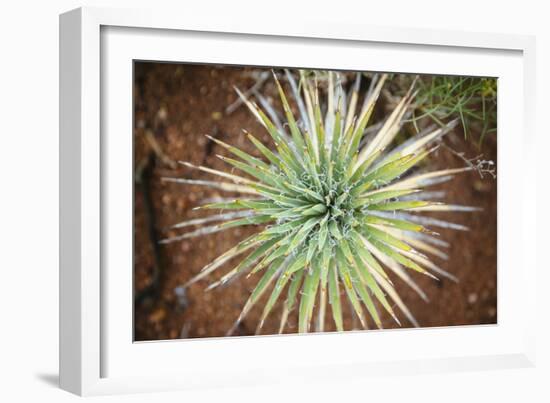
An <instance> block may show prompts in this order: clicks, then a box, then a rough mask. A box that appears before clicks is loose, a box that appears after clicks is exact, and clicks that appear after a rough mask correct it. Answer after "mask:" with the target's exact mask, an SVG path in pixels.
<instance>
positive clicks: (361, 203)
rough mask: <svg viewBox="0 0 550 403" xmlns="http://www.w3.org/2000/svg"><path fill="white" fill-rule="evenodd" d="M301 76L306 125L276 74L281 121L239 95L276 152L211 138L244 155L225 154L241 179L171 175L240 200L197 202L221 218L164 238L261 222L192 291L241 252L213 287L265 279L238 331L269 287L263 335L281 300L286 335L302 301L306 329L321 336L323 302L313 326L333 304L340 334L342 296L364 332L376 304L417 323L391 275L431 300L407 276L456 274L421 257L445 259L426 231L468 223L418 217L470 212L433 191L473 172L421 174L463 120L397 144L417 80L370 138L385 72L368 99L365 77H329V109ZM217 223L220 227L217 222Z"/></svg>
mask: <svg viewBox="0 0 550 403" xmlns="http://www.w3.org/2000/svg"><path fill="white" fill-rule="evenodd" d="M293 74H296V73H292V72H290V71H286V78H287V81H288V83H289V86H290V89H291V91H292V94H293V98H294V104H295V108H296V111H297V113H298V115H297V116H299V118H296V117H295V113H293V110H292V107H291V104H290V102H289V101H288V99H287V97H286V95H285V93H284V90H283V88H282V85H281V84H280V83H279V80H278V79H277V77H276V76H275V74H274V77H275V82H276V85H277V88H278V92H279V95H280V100H281V104H282V109H283V114H284V117H283V118H282V117H281V116H279V115H278V113H277V112H276V111H275V109H274V108H273V107H272V106H271V105H270V104H269V103H268V102H267V101H266V100H265V99H264V98H263V97H262V96H261V95H259V96H257V98H258V100H259V101H260V103H261V104H262V106H263V108H260V107H258V106H257V105H256V104H255V103H253V102H252V101H251V100H250V99H248V98H247V97H245V96H244V95H243V94H242V93H240V92H239V91H238V90H237V91H238V93H239V95H240V97H241V99H242V101H243V102H244V104H245V105H246V106H247V107H248V109H249V110H250V111H251V112H252V114H253V115H254V116H255V117H256V118H257V119H258V121H259V122H260V123H261V124H262V125H263V127H264V128H265V129H266V130H267V132H268V133H269V135H270V136H271V138H272V139H273V143H274V147H273V148H269V147H268V146H266V145H265V144H263V143H262V142H260V141H259V140H258V139H257V138H256V137H254V136H253V135H252V134H250V133H248V132H246V135H247V137H248V139H249V140H250V141H251V142H252V144H253V145H254V146H255V147H256V148H257V150H258V152H259V153H260V154H261V155H262V156H263V158H257V157H254V156H252V155H250V154H248V153H246V152H244V151H242V150H241V149H238V148H236V147H233V146H231V145H229V144H226V143H224V142H222V141H220V140H218V139H215V138H212V137H210V138H211V139H212V140H213V141H215V142H216V143H217V144H219V145H221V146H222V147H223V148H225V149H226V150H227V151H228V152H230V153H231V154H233V155H234V156H235V157H237V158H229V157H225V156H219V158H221V159H222V160H223V161H224V162H226V163H227V164H228V165H229V166H231V167H233V169H234V168H236V169H237V170H238V171H240V172H242V173H243V175H240V174H239V175H238V174H236V173H234V172H233V171H232V173H229V172H223V171H219V170H215V169H211V168H208V167H204V166H195V165H192V164H190V163H188V162H182V164H184V165H185V166H187V167H190V168H194V169H198V170H200V171H203V172H207V173H209V174H212V175H215V176H218V177H221V178H222V180H221V181H206V180H192V179H183V178H164V179H165V180H168V181H173V182H178V183H184V184H197V185H204V186H210V187H213V188H217V189H221V190H224V191H228V192H237V193H239V194H241V195H242V196H241V197H238V198H235V199H233V198H230V199H228V198H226V199H224V200H222V201H221V202H214V203H210V204H204V205H201V206H199V207H198V209H204V210H214V211H215V213H214V214H213V215H210V216H207V217H203V218H198V219H193V220H189V221H184V222H182V223H179V224H177V225H175V226H174V227H175V228H184V227H187V226H190V225H200V226H201V227H200V228H199V229H197V230H195V231H192V232H187V233H184V234H182V235H178V236H175V237H172V238H168V239H166V240H164V241H163V242H165V243H168V242H175V241H178V240H181V239H184V238H189V237H195V236H200V235H207V234H211V233H214V232H218V231H222V230H225V229H228V228H232V227H237V226H245V225H257V226H259V227H258V228H259V230H258V231H257V233H256V234H254V235H252V236H250V237H248V238H246V239H244V240H243V241H241V242H239V243H238V244H237V245H235V246H234V247H232V248H231V249H229V250H228V251H226V252H225V253H223V254H222V255H221V256H219V257H218V258H216V259H215V260H214V261H212V262H211V263H210V264H208V265H207V266H205V267H204V268H203V269H202V271H201V272H200V273H199V274H198V275H196V276H195V277H193V278H192V279H191V280H190V281H189V282H188V283H187V284H186V285H190V284H193V283H195V282H197V281H199V280H201V279H204V278H205V277H207V276H209V275H210V274H211V273H213V272H215V271H216V270H218V269H219V268H221V267H223V265H224V263H226V262H227V261H229V260H230V259H232V258H234V257H235V256H238V255H242V254H246V256H245V257H244V258H243V259H242V260H241V261H240V263H238V264H237V265H236V267H234V268H232V269H231V270H230V271H229V272H227V273H226V274H224V275H223V276H222V277H221V278H220V279H219V280H218V281H216V282H214V283H213V284H211V285H210V286H209V287H208V289H213V288H215V287H217V286H219V285H221V284H224V283H227V282H228V281H230V280H232V279H235V278H237V276H238V275H239V274H243V273H247V274H248V275H249V276H250V275H257V276H259V280H258V282H257V285H256V286H255V288H254V290H253V292H252V294H251V295H250V297H249V298H248V301H247V302H246V304H245V305H244V308H243V309H242V312H241V314H240V316H239V317H238V319H237V320H236V323H235V326H236V325H238V324H239V323H240V322H241V321H242V320H243V318H244V317H245V316H246V315H247V314H248V313H249V312H250V310H251V308H252V307H253V306H254V305H255V304H256V303H257V301H258V300H259V298H260V297H261V296H262V295H263V294H264V293H266V292H270V295H269V298H268V299H267V302H266V303H265V306H264V307H263V313H262V316H261V321H260V323H259V324H258V329H257V331H259V330H260V329H261V327H262V325H263V322H264V320H265V319H266V317H267V316H268V315H269V313H270V311H271V310H272V308H273V306H274V305H275V304H276V303H277V301H278V300H280V299H281V300H282V299H284V302H283V303H284V308H283V313H282V317H281V321H280V326H279V332H282V331H283V330H284V329H285V326H286V324H287V319H288V316H289V313H290V312H291V311H292V310H293V309H294V308H295V307H296V306H297V307H298V331H299V332H308V331H310V330H313V329H310V328H311V322H312V319H313V317H314V311H315V308H316V307H317V315H316V321H315V329H314V330H316V331H323V330H324V329H325V311H326V310H327V302H328V303H329V304H330V310H331V312H332V318H333V320H334V323H335V326H336V329H337V330H339V331H342V330H344V326H343V319H342V316H343V315H342V295H344V294H345V296H346V297H347V298H348V299H349V302H350V303H351V306H352V307H353V311H354V312H355V314H356V315H357V317H358V318H359V320H360V322H361V324H362V326H363V327H364V328H368V323H367V320H366V318H365V317H366V315H365V309H366V311H367V312H368V315H369V316H370V317H371V318H372V320H373V322H374V324H375V325H376V326H377V327H378V328H381V327H382V321H381V315H380V313H379V312H378V309H380V308H382V309H384V310H385V311H387V312H388V313H389V315H391V317H393V319H394V320H395V321H396V322H397V323H399V319H398V317H397V315H396V313H395V312H394V309H393V307H394V306H397V307H399V309H400V310H401V311H402V312H403V314H404V315H405V316H406V317H407V318H408V319H409V320H410V321H411V323H412V324H413V325H415V326H418V323H417V322H416V320H415V319H414V317H413V315H412V314H411V312H409V310H408V309H407V307H406V306H405V304H404V303H403V301H402V300H401V298H400V297H399V295H398V293H397V292H396V289H395V288H394V284H393V282H392V278H391V276H390V275H389V273H393V274H395V275H396V276H397V277H399V278H401V279H402V280H404V281H405V282H406V283H407V284H409V285H410V286H411V287H412V288H414V289H415V290H416V291H417V292H418V293H419V294H420V296H421V297H422V298H424V299H426V296H425V294H424V293H423V292H422V290H421V289H420V288H419V287H418V286H417V285H416V284H415V283H414V281H413V280H412V278H411V277H410V276H409V270H412V271H415V272H418V273H422V274H424V275H427V276H430V277H434V278H435V275H436V274H437V275H442V276H447V277H449V278H453V276H452V275H451V274H449V273H447V272H445V271H444V270H442V269H441V268H439V267H438V266H436V265H435V264H434V263H433V262H432V261H431V260H430V259H429V258H428V257H427V256H426V255H424V254H423V253H428V254H433V255H437V256H441V257H445V255H444V253H443V252H441V251H440V250H439V249H438V248H437V246H438V245H441V244H443V243H444V242H443V241H441V240H439V239H438V238H437V237H436V235H437V234H436V233H435V232H434V231H432V230H430V229H428V228H427V226H443V227H450V228H454V229H464V228H463V227H461V226H460V225H457V224H452V223H448V222H445V221H442V220H437V219H434V218H429V217H422V216H421V215H419V214H417V213H421V212H423V211H450V210H456V211H470V210H472V209H473V208H470V207H465V206H457V205H448V204H443V203H441V202H435V201H431V200H430V197H437V196H438V195H436V194H435V193H437V192H429V191H426V190H425V188H427V187H429V186H431V185H434V184H437V183H441V182H444V181H447V180H449V179H451V177H452V176H453V175H454V174H457V173H459V172H463V171H467V170H470V169H472V168H471V167H465V168H458V169H444V170H439V171H435V172H427V173H426V172H424V173H418V172H413V171H415V168H416V167H417V166H418V164H419V163H420V161H422V160H423V159H424V158H426V157H427V156H428V155H429V154H430V153H432V152H433V151H434V150H435V149H436V148H437V146H433V144H434V143H435V142H437V141H438V140H439V139H440V138H441V136H443V135H444V134H445V133H447V132H448V131H449V130H450V129H451V128H452V127H453V126H454V124H455V122H452V123H450V124H447V125H446V126H445V127H443V128H438V129H436V130H432V131H428V132H424V133H420V134H419V135H418V136H415V137H413V138H411V139H409V140H408V141H406V142H405V143H403V144H401V145H399V146H397V147H396V148H393V149H389V146H390V145H391V144H392V141H393V140H394V138H395V137H396V135H397V133H398V132H399V130H400V128H401V126H402V124H403V121H404V120H405V119H406V118H407V114H408V112H409V111H410V110H411V103H412V102H413V99H414V96H415V94H414V93H413V86H414V84H413V86H411V88H410V89H409V91H408V92H407V94H406V95H405V96H404V97H403V98H402V99H401V100H400V102H399V103H398V105H397V107H396V108H395V109H394V110H393V112H391V114H389V116H387V118H386V119H385V121H384V123H383V124H382V126H381V127H380V128H379V129H378V130H376V131H374V132H373V131H372V130H369V128H368V123H369V118H370V117H371V115H372V113H373V109H374V106H375V103H376V101H377V99H378V98H379V95H380V93H381V90H382V87H383V85H384V82H385V81H386V79H387V76H386V75H385V74H383V75H376V76H374V78H373V79H372V80H371V83H370V87H369V89H368V91H367V92H366V94H365V95H364V96H360V94H359V88H360V79H361V75H359V74H358V75H357V76H356V80H355V82H354V84H353V85H352V88H351V90H350V92H349V94H346V93H345V91H344V89H343V85H342V80H341V76H340V75H339V74H338V73H333V72H328V73H327V74H328V80H327V81H328V87H327V88H326V103H324V104H323V105H322V104H321V101H320V95H319V93H320V90H319V88H318V86H317V82H316V80H315V78H312V76H310V75H308V76H306V75H305V74H304V73H303V72H299V73H298V77H299V81H298V83H297V82H296V79H295V77H294V75H293ZM360 101H362V102H360ZM282 121H284V122H285V123H284V124H282V123H281V122H282ZM365 133H367V135H365ZM411 172H413V173H411ZM216 221H219V222H220V223H218V224H211V223H213V222H216ZM392 276H393V275H392ZM285 290H286V292H285V294H283V292H284V291H285ZM285 295H286V297H285ZM392 301H393V302H392ZM235 326H233V329H235ZM233 329H231V330H230V331H229V333H231V332H232V331H233Z"/></svg>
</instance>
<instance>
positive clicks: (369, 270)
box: [60, 9, 535, 394]
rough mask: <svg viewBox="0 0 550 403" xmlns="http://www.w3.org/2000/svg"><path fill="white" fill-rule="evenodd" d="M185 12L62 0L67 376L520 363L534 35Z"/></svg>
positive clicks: (306, 375)
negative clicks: (243, 20) (247, 20)
mask: <svg viewBox="0 0 550 403" xmlns="http://www.w3.org/2000/svg"><path fill="white" fill-rule="evenodd" d="M181 17H182V16H179V15H178V16H177V18H176V16H174V15H171V14H169V13H161V12H150V11H147V12H145V11H136V10H126V11H123V10H106V9H78V10H74V11H71V12H69V13H66V14H63V15H62V16H61V20H60V24H61V32H60V35H61V38H60V43H61V57H60V69H61V70H60V82H61V88H60V95H61V104H60V109H61V121H60V123H61V143H60V155H61V160H60V166H61V168H60V171H61V173H60V182H61V194H60V199H61V223H60V233H61V268H60V293H61V294H60V319H61V324H60V348H61V357H60V381H61V385H62V387H63V388H65V389H67V390H70V391H72V392H74V393H78V394H106V393H123V392H139V391H156V390H165V389H185V388H207V387H216V386H224V385H228V384H232V385H235V384H237V385H249V384H250V385H253V384H258V383H266V382H279V381H285V382H287V381H292V379H296V376H297V375H299V376H300V379H323V377H326V376H328V375H327V373H329V372H330V373H332V375H331V377H334V376H336V377H341V379H345V378H346V377H347V376H349V375H350V374H353V376H368V375H369V374H370V373H374V372H375V371H376V373H380V371H385V372H386V373H389V374H394V373H415V372H417V371H418V369H419V368H422V370H423V371H426V370H427V371H441V370H447V371H449V370H450V371H452V370H457V369H461V370H474V369H481V368H503V367H520V366H529V365H532V364H531V363H532V360H533V343H532V337H534V335H533V332H532V329H531V328H530V325H529V321H528V320H527V321H526V318H527V317H528V315H529V314H526V312H534V310H533V309H532V305H533V297H532V295H533V294H532V293H533V284H532V282H530V281H529V278H530V277H531V276H532V275H533V273H534V271H535V267H534V264H533V257H532V254H530V253H527V251H528V247H529V246H528V245H529V244H528V243H527V242H526V239H527V238H526V235H525V234H527V233H529V232H531V229H530V228H532V227H533V226H534V217H533V216H532V214H530V213H529V212H528V211H527V209H526V208H525V206H526V205H528V203H529V201H528V200H527V199H526V197H527V196H525V195H526V194H528V192H515V191H514V186H516V187H517V184H518V183H522V184H523V186H524V187H525V189H529V188H530V187H533V186H535V185H534V183H532V181H534V179H529V178H523V177H520V176H519V172H518V170H516V169H514V165H515V164H516V162H517V161H518V160H521V159H525V158H527V156H528V155H529V150H530V147H532V145H533V143H532V142H530V139H531V138H532V137H531V127H530V124H531V123H530V122H531V121H532V116H531V115H532V113H533V112H532V110H533V109H532V108H529V106H528V105H529V103H530V102H532V101H531V98H530V95H532V92H533V88H534V80H535V77H534V75H533V69H534V65H533V57H534V54H533V52H534V46H533V40H532V38H530V37H524V36H511V35H498V34H473V33H462V32H445V31H441V32H437V35H434V32H431V31H418V30H411V29H405V28H396V29H392V30H389V29H383V28H372V27H368V26H361V27H356V26H349V25H346V26H344V25H338V24H334V26H331V27H330V28H328V27H326V26H325V25H323V24H318V23H316V22H315V21H311V22H308V23H306V24H292V23H290V24H289V25H288V26H286V28H284V29H283V28H281V27H279V26H277V25H276V24H271V23H265V22H262V24H259V23H258V24H252V25H247V27H246V29H244V28H241V25H239V22H238V21H227V20H224V21H216V20H209V19H206V18H205V19H201V18H191V17H190V16H184V17H183V18H181ZM513 184H516V185H513ZM518 212H519V213H518ZM526 315H527V316H526ZM411 346H414V348H411ZM320 352H322V353H320ZM334 373H337V375H334Z"/></svg>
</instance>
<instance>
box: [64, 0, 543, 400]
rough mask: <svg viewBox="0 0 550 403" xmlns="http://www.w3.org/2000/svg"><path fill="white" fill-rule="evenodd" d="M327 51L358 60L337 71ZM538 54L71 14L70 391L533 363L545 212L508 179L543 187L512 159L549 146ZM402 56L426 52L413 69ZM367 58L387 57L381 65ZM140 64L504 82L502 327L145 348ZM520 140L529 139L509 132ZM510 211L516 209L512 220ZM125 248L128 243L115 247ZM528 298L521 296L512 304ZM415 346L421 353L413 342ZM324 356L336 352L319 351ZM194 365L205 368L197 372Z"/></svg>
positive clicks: (450, 35)
mask: <svg viewBox="0 0 550 403" xmlns="http://www.w3.org/2000/svg"><path fill="white" fill-rule="evenodd" d="M182 43H184V44H185V45H186V46H185V47H182V46H181V44H182ZM227 44H230V45H231V46H227ZM138 45H139V46H138ZM222 45H226V46H222ZM224 47H225V48H226V51H224ZM317 47H319V48H324V49H331V51H334V52H344V50H345V51H346V54H349V55H350V56H349V57H348V59H347V60H346V58H345V57H344V58H340V59H339V60H342V61H341V64H338V65H335V64H330V63H328V64H327V63H326V62H325V63H324V62H322V59H321V58H320V57H319V55H318V52H315V49H316V48H317ZM229 48H230V50H231V52H229V51H228V50H227V49H229ZM246 49H248V52H246ZM282 49H284V50H285V52H284V55H283V54H282V53H283V52H281V50H282ZM534 49H535V46H534V39H533V38H532V37H529V36H520V35H502V34H488V33H483V34H481V33H467V32H456V31H443V30H438V31H428V30H417V29H408V28H404V27H371V26H367V25H361V26H357V25H349V24H338V23H331V24H327V23H326V22H323V21H314V20H311V21H310V20H300V21H297V20H294V21H293V20H289V21H287V23H286V24H285V25H284V26H283V25H280V24H278V23H277V22H275V21H274V22H270V21H269V20H262V21H247V23H246V24H242V22H241V21H238V20H234V19H220V20H217V19H215V18H206V17H203V18H200V17H199V16H194V15H191V14H187V15H181V14H178V15H175V14H172V13H170V12H168V11H164V12H163V11H151V10H114V9H113V10H110V9H103V8H81V9H77V10H73V11H70V12H68V13H65V14H63V15H61V17H60V384H61V387H62V388H63V389H66V390H68V391H71V392H73V393H76V394H80V395H96V394H112V393H130V392H132V393H133V392H142V391H143V392H150V391H161V390H173V389H186V388H207V387H216V386H227V385H232V386H235V385H237V386H244V385H253V384H261V383H274V382H277V383H279V382H291V383H292V382H298V381H300V382H303V381H304V380H307V379H315V380H320V379H323V378H324V377H327V376H328V373H331V375H330V376H331V379H334V377H336V378H339V379H347V378H356V377H358V376H369V375H370V374H380V373H387V374H411V373H418V372H419V371H422V372H425V371H428V372H436V371H456V370H478V369H493V368H494V369H497V368H512V367H516V368H517V367H527V366H532V365H533V363H534V359H535V358H534V357H535V354H534V338H535V334H534V332H535V331H534V325H533V323H534V320H533V319H532V318H531V317H530V315H534V312H535V306H534V305H535V303H534V301H535V284H533V282H529V281H527V279H528V278H534V277H535V271H536V265H535V257H534V256H535V255H536V253H534V251H533V250H532V249H533V246H531V245H534V244H535V242H532V236H531V240H530V241H529V244H528V243H527V242H528V238H527V236H526V234H535V233H536V231H535V222H536V217H535V212H534V211H533V210H531V209H528V208H527V205H528V203H527V200H526V199H523V198H525V197H527V196H526V195H528V194H532V193H528V192H515V193H514V192H513V191H512V189H511V188H510V186H507V183H511V182H510V181H515V183H521V184H522V186H523V187H524V189H534V188H535V187H536V183H535V180H536V179H535V177H523V176H521V177H520V176H519V175H520V174H519V172H518V170H516V171H515V170H513V169H512V168H511V164H510V165H507V161H509V160H510V156H509V155H510V153H511V152H512V150H513V152H514V153H515V157H514V159H515V160H517V159H518V158H520V159H523V160H525V161H527V160H528V159H529V156H530V155H532V154H531V153H532V152H533V148H534V127H533V126H532V125H533V123H532V122H533V121H534V119H533V113H534V107H533V103H534V91H535V74H534V68H535V63H534V57H535V54H534V52H535V51H534ZM214 50H215V52H214ZM403 54H406V55H408V56H414V55H421V56H423V57H412V58H408V59H407V60H408V61H404V59H403V58H400V57H399V55H403ZM440 54H442V55H444V56H445V57H444V58H441V57H437V55H440ZM365 55H371V56H373V57H372V58H371V59H370V61H368V62H367V61H365V57H364V56H365ZM374 56H375V57H374ZM134 59H142V60H159V61H189V62H208V63H229V64H231V63H235V64H255V65H265V66H270V65H288V66H303V65H304V64H308V65H309V66H311V67H319V68H325V67H334V68H349V69H355V70H375V71H377V70H380V71H407V72H419V73H420V72H422V73H446V74H472V75H483V74H484V75H490V76H498V77H499V80H500V81H499V95H498V96H499V100H498V102H499V118H498V119H499V120H498V125H499V150H498V151H499V176H498V186H499V189H498V190H499V194H498V203H499V211H498V256H499V258H498V263H499V267H498V284H497V287H498V298H499V300H498V324H497V325H494V326H475V327H453V328H431V329H421V330H397V331H382V332H346V333H345V334H323V335H293V336H282V337H266V336H261V337H246V338H231V339H208V340H184V341H177V342H148V343H133V340H132V336H131V335H132V329H131V326H128V323H131V315H132V311H131V310H130V311H128V307H129V306H131V298H130V297H131V287H132V284H131V280H130V282H128V279H129V278H130V279H131V270H132V267H131V265H130V266H129V267H128V264H129V263H128V262H130V263H131V249H129V247H131V215H128V214H124V213H123V214H119V213H120V212H123V211H125V210H127V208H128V200H130V199H131V193H132V189H131V178H132V174H131V169H132V164H131V153H132V149H131V142H130V143H128V141H129V139H131V127H129V126H128V122H129V120H131V113H132V109H131V67H130V66H131V61H132V60H134ZM449 60H453V63H449ZM129 63H130V64H129ZM451 64H452V65H453V66H454V67H450V65H451ZM388 67H389V68H388ZM128 72H130V76H128ZM508 111H510V112H512V111H514V113H507V112H508ZM512 132H514V133H517V132H520V133H521V134H522V135H518V134H515V135H514V136H507V134H508V133H512ZM115 133H116V134H115ZM128 144H130V147H129V148H128ZM518 155H519V156H520V157H518ZM507 156H508V157H507ZM115 161H116V163H115ZM129 198H130V199H129ZM130 207H131V206H130ZM129 210H130V211H131V208H130V209H129ZM510 211H515V212H516V214H512V215H510V214H506V213H507V212H510ZM518 211H519V214H518V213H517V212H518ZM110 239H117V242H120V243H117V248H116V249H113V248H112V247H111V246H112V245H111V244H110V243H109V240H110ZM512 244H514V245H515V246H514V248H513V250H512V248H510V247H509V245H512ZM112 267H119V268H120V267H122V268H124V269H123V270H122V269H121V270H117V271H114V270H112V269H111V270H110V268H112ZM512 267H513V268H514V270H515V271H514V272H513V271H512ZM128 276H130V277H128ZM512 280H513V281H512ZM519 293H521V296H522V298H520V299H519V301H518V299H515V300H513V301H512V300H511V297H512V296H513V295H517V294H519ZM115 297H116V298H115ZM121 301H122V302H121ZM128 315H129V316H128ZM473 340H475V342H473ZM404 341H406V342H407V343H411V345H414V346H415V348H414V349H410V348H409V349H407V348H404V347H399V346H403V345H404ZM360 345H366V346H374V347H375V348H370V349H363V351H362V352H361V353H357V351H360V350H357V349H354V347H357V346H360ZM390 346H392V348H391V349H390V348H389V347H390ZM386 347H387V348H386ZM319 348H322V349H323V351H326V352H327V353H326V354H324V355H323V356H320V355H319V354H316V351H318V349H319ZM292 351H294V352H297V354H294V355H293V354H291V353H290V352H292ZM285 352H286V353H285ZM298 353H299V354H298ZM178 357H179V358H178ZM181 357H185V360H182V359H181ZM259 357H261V359H260V358H259ZM182 362H187V363H189V362H192V363H193V365H194V366H193V371H192V372H191V371H189V370H188V368H189V365H187V364H182ZM186 365H187V366H186ZM151 368H156V369H155V371H151ZM159 368H162V370H159ZM328 370H330V371H328ZM335 374H336V375H335Z"/></svg>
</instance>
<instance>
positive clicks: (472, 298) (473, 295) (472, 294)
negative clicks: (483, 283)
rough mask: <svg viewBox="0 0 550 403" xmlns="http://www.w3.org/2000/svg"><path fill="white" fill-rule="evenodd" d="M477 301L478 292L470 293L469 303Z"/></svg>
mask: <svg viewBox="0 0 550 403" xmlns="http://www.w3.org/2000/svg"><path fill="white" fill-rule="evenodd" d="M476 301H477V294H476V293H475V292H473V293H471V294H469V295H468V303H469V304H475V303H476Z"/></svg>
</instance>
